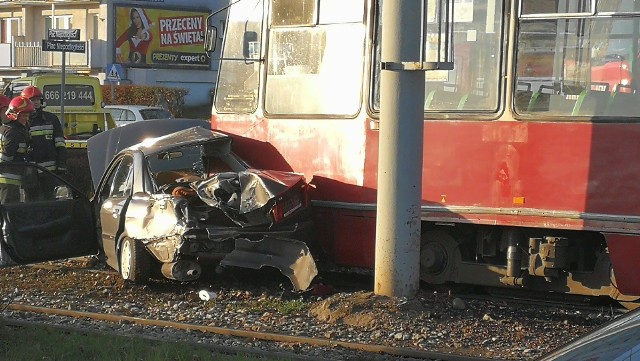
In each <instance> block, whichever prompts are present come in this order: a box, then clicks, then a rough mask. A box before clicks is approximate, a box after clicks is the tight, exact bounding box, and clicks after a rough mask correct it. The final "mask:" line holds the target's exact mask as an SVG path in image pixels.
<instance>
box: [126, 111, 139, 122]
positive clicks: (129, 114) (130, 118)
mask: <svg viewBox="0 0 640 361" xmlns="http://www.w3.org/2000/svg"><path fill="white" fill-rule="evenodd" d="M124 120H126V121H130V122H132V121H134V120H136V116H135V114H133V112H132V111H131V110H125V114H124Z"/></svg>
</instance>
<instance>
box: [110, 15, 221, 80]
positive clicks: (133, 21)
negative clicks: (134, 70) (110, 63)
mask: <svg viewBox="0 0 640 361" xmlns="http://www.w3.org/2000/svg"><path fill="white" fill-rule="evenodd" d="M114 12H115V21H116V24H115V26H114V29H115V36H114V39H115V42H114V46H115V51H114V54H115V59H114V63H117V64H122V65H123V66H127V67H151V68H173V67H189V68H204V69H208V68H209V58H208V57H207V55H206V53H205V51H204V48H203V44H204V32H205V30H206V26H207V25H206V19H207V15H208V12H207V11H186V10H172V9H160V8H148V7H130V6H120V5H117V6H115V7H114Z"/></svg>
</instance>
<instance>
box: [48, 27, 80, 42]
mask: <svg viewBox="0 0 640 361" xmlns="http://www.w3.org/2000/svg"><path fill="white" fill-rule="evenodd" d="M47 40H80V29H49V30H48V31H47Z"/></svg>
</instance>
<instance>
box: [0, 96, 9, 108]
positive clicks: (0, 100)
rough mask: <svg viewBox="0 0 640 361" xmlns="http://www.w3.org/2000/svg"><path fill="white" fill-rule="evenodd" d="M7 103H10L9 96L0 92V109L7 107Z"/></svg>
mask: <svg viewBox="0 0 640 361" xmlns="http://www.w3.org/2000/svg"><path fill="white" fill-rule="evenodd" d="M9 103H11V98H9V97H8V96H6V95H2V94H0V109H2V108H6V107H8V106H9Z"/></svg>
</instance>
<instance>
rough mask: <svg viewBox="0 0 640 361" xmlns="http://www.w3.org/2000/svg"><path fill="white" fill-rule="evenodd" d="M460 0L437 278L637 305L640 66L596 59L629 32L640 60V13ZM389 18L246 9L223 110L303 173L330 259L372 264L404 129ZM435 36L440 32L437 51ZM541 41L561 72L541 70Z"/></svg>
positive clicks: (435, 85)
mask: <svg viewBox="0 0 640 361" xmlns="http://www.w3.org/2000/svg"><path fill="white" fill-rule="evenodd" d="M436 3H437V2H429V3H428V4H429V5H428V6H429V8H428V11H427V14H428V16H427V22H428V23H433V21H434V19H435V17H437V14H438V13H439V12H438V11H439V10H438V9H435V8H433V6H435V5H434V4H436ZM451 3H452V4H453V5H454V7H455V17H454V19H453V25H454V36H453V42H452V44H454V45H453V47H454V54H455V65H454V69H453V70H438V71H430V72H427V73H426V82H425V89H426V97H425V101H424V122H425V123H424V152H423V169H422V171H423V172H422V173H423V180H422V207H421V214H420V217H421V220H422V244H421V250H420V255H421V257H420V259H421V264H420V267H421V271H420V274H421V280H423V281H424V282H428V283H431V284H443V283H461V284H476V285H484V286H499V287H512V288H525V289H529V290H540V291H553V292H560V293H570V294H579V295H589V296H609V297H611V298H613V299H615V300H618V301H620V302H622V303H623V304H625V305H627V306H629V307H636V306H637V305H638V304H637V303H635V302H636V301H637V300H638V299H639V298H640V267H639V266H637V263H636V259H635V258H636V255H638V254H640V186H639V185H638V184H640V183H639V182H638V179H640V163H639V162H638V161H637V159H636V158H637V155H638V154H640V145H639V144H640V142H639V141H638V139H640V124H639V122H640V117H639V114H640V113H639V111H638V104H640V96H639V95H638V94H637V92H636V91H637V89H636V88H635V84H634V83H633V81H632V79H633V78H634V75H635V74H636V73H638V69H636V68H635V64H630V63H625V61H620V62H619V65H616V64H615V62H605V63H602V62H600V61H597V60H596V59H597V57H594V50H593V49H594V44H597V45H598V46H599V47H600V48H608V47H609V44H610V43H614V42H619V41H620V39H624V40H625V41H626V42H627V43H628V44H632V49H630V51H633V52H634V53H638V49H637V47H638V45H637V44H638V40H640V35H639V34H640V32H639V31H638V30H637V29H640V16H639V15H638V14H640V3H636V2H634V1H632V0H622V1H619V2H604V1H598V0H595V1H591V2H573V1H556V2H540V1H535V0H521V1H512V0H504V1H500V0H498V1H486V2H472V1H468V0H452V2H451ZM381 9H382V1H381V0H352V1H351V0H350V1H348V2H337V1H330V0H301V1H266V0H241V1H239V2H236V3H234V4H232V5H231V6H230V7H229V8H228V10H227V21H226V23H225V34H224V35H225V38H224V43H223V46H222V50H221V60H220V68H219V72H218V79H217V83H216V89H215V96H214V102H213V109H212V116H211V126H212V128H213V129H215V130H219V131H222V132H225V133H228V134H230V135H231V136H232V137H233V138H234V140H235V143H234V145H235V149H236V151H237V152H238V154H239V155H240V156H242V157H243V158H244V159H246V160H247V161H248V162H249V163H251V164H252V165H253V166H254V167H259V168H268V169H277V170H283V171H295V172H299V173H303V174H304V175H305V177H306V179H307V180H309V181H310V183H311V184H312V186H314V187H315V191H314V194H313V205H314V209H315V221H316V224H317V226H318V237H319V239H320V241H321V242H322V245H323V248H324V252H325V253H326V254H327V255H328V256H329V258H330V259H331V260H332V261H333V262H335V263H337V264H339V265H345V266H349V267H362V268H369V269H372V268H373V267H374V250H375V216H376V187H377V172H378V142H379V125H380V123H382V122H385V121H389V120H386V119H381V117H380V102H379V99H380V61H381V59H380V53H381V28H382V26H383V24H382V21H381V13H380V12H381ZM619 29H630V30H629V31H627V32H621V31H620V30H619ZM427 31H430V32H437V31H438V27H427ZM434 39H438V37H437V34H434V33H429V34H426V36H425V41H426V43H425V47H426V48H427V49H430V50H428V55H433V54H432V53H429V52H433V51H436V49H438V44H437V40H434ZM434 41H436V42H435V43H434ZM540 49H546V50H545V56H546V57H548V58H549V62H548V63H545V64H543V65H540V64H536V63H535V62H530V61H531V60H532V57H531V54H534V53H536V52H537V51H539V50H540ZM209 50H211V49H209ZM527 62H530V63H529V65H534V66H535V67H532V66H527ZM625 64H626V68H624V66H625ZM540 69H542V70H540ZM541 71H542V72H544V74H540V72H541ZM627 71H628V74H627V73H626V72H627ZM627 75H628V76H627ZM625 79H628V81H627V82H626V84H625ZM603 82H604V83H606V85H604V86H603V85H602V83H603ZM623 89H625V90H624V91H623Z"/></svg>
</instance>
